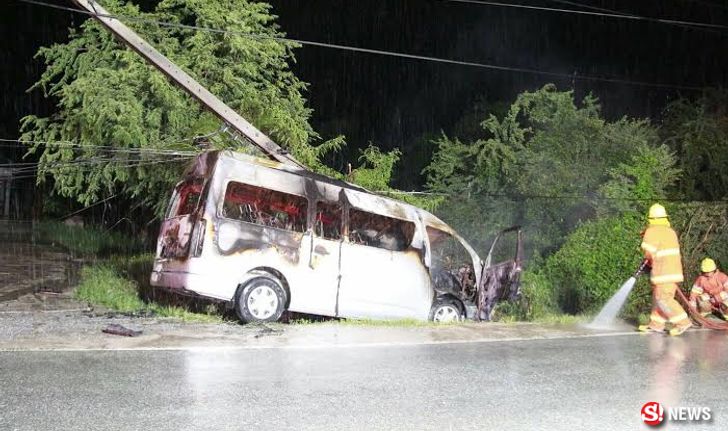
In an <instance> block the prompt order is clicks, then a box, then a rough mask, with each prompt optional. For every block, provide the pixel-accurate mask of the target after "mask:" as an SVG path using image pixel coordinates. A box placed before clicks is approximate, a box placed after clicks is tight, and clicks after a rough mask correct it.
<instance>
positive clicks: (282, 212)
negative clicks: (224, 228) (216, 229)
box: [222, 181, 308, 232]
mask: <svg viewBox="0 0 728 431" xmlns="http://www.w3.org/2000/svg"><path fill="white" fill-rule="evenodd" d="M307 209H308V202H307V201H306V198H304V197H302V196H297V195H292V194H288V193H283V192H278V191H275V190H270V189H265V188H262V187H256V186H251V185H249V184H243V183H237V182H232V181H231V182H230V183H228V186H227V190H226V191H225V201H224V202H223V207H222V216H223V217H226V218H229V219H233V220H240V221H244V222H247V223H254V224H257V225H261V226H267V227H274V228H278V229H286V230H291V231H294V232H304V231H305V230H306V211H307Z"/></svg>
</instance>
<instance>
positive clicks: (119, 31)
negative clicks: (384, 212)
mask: <svg viewBox="0 0 728 431" xmlns="http://www.w3.org/2000/svg"><path fill="white" fill-rule="evenodd" d="M72 1H73V2H74V3H76V4H77V5H78V6H80V7H82V8H83V9H84V10H86V11H88V13H89V14H90V15H91V16H92V17H94V18H95V19H96V20H97V21H99V22H100V23H101V24H102V25H103V26H104V27H106V28H107V29H109V31H111V32H112V33H113V34H114V35H116V37H117V38H119V39H120V40H121V41H122V42H124V43H125V44H126V45H127V46H129V47H130V48H131V49H133V50H134V51H136V52H137V53H138V54H139V55H141V56H142V57H143V58H144V59H146V60H147V61H148V62H149V63H151V65H152V66H154V67H156V68H157V69H158V70H159V71H161V72H162V73H164V74H165V75H167V77H169V79H171V80H172V81H173V82H174V83H176V84H177V85H179V86H180V87H182V89H184V90H185V91H186V92H187V93H189V94H190V95H191V96H192V97H194V98H195V99H197V100H199V101H200V103H202V104H203V105H205V106H206V107H207V108H209V109H210V110H211V111H212V112H213V113H214V114H215V115H217V116H218V117H220V119H221V120H222V121H224V122H225V123H227V124H228V125H229V126H230V127H231V128H233V129H234V130H235V131H237V132H238V133H240V134H241V135H242V136H245V137H246V138H247V139H248V140H250V142H252V143H253V144H254V145H255V146H257V147H258V148H260V149H261V150H262V151H263V152H265V153H266V154H267V155H268V156H269V157H271V158H272V159H275V160H277V161H279V162H281V163H285V164H287V165H291V166H294V167H297V168H304V169H305V166H303V165H302V164H301V163H300V162H298V161H297V160H296V159H294V158H293V156H291V155H290V154H289V153H288V152H287V151H286V150H284V149H283V148H281V147H280V146H279V145H278V144H276V143H275V142H273V140H271V139H270V138H269V137H268V136H266V135H265V134H264V133H263V132H261V131H260V130H258V129H257V128H255V126H253V125H252V124H250V123H249V122H248V121H247V120H245V118H243V117H241V116H240V114H238V113H237V112H235V111H234V110H233V109H232V108H230V107H229V106H227V105H226V104H225V103H224V102H223V101H222V100H220V99H218V98H217V96H215V95H214V94H212V93H210V92H209V91H208V90H207V89H206V88H205V87H203V86H202V85H200V83H199V82H197V81H196V80H195V79H194V78H192V77H191V76H190V75H189V74H187V73H186V72H185V71H183V70H182V69H180V68H179V67H178V66H177V65H176V64H174V63H172V61H170V60H169V59H168V58H167V57H165V56H164V55H163V54H162V53H161V52H159V51H157V50H156V49H155V48H154V47H153V46H151V45H150V44H149V43H147V41H145V40H144V39H142V38H141V37H140V36H139V35H138V34H136V33H135V32H134V30H132V29H130V28H129V27H127V26H126V25H124V23H122V22H121V21H119V20H118V19H116V18H114V17H113V16H112V15H111V14H109V12H107V11H106V9H104V8H103V7H101V5H99V4H98V3H96V2H95V1H93V0H72Z"/></svg>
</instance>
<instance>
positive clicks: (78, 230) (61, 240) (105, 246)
mask: <svg viewBox="0 0 728 431" xmlns="http://www.w3.org/2000/svg"><path fill="white" fill-rule="evenodd" d="M33 238H34V240H35V241H37V242H39V243H42V244H49V245H54V246H59V247H62V248H64V249H66V250H68V251H69V252H70V253H71V254H74V255H77V256H84V257H99V256H109V255H112V254H133V253H138V252H139V251H141V250H142V248H143V244H142V241H141V240H140V239H138V238H131V237H128V236H126V235H123V234H121V233H118V232H109V231H105V230H101V229H99V228H95V227H91V226H84V227H81V226H68V225H65V224H63V223H62V222H59V221H42V222H39V223H36V224H35V226H33Z"/></svg>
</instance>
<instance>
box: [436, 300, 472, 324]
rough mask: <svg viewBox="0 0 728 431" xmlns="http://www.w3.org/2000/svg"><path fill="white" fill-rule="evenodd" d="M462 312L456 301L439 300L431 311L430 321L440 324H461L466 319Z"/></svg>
mask: <svg viewBox="0 0 728 431" xmlns="http://www.w3.org/2000/svg"><path fill="white" fill-rule="evenodd" d="M462 310H463V309H462V308H461V307H460V304H459V303H458V301H456V300H454V299H449V298H441V299H437V300H436V301H435V303H434V304H432V308H431V309H430V320H431V321H433V322H438V323H447V322H459V321H461V320H463V319H464V317H465V316H464V315H463V311H462Z"/></svg>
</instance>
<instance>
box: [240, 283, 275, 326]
mask: <svg viewBox="0 0 728 431" xmlns="http://www.w3.org/2000/svg"><path fill="white" fill-rule="evenodd" d="M246 302H247V305H248V310H250V314H252V315H253V317H255V318H256V319H258V320H265V319H268V318H269V317H271V316H272V315H273V314H275V312H276V310H277V309H278V296H276V293H275V291H273V289H272V288H271V287H270V286H257V287H254V288H253V290H252V291H251V292H250V294H249V295H248V300H247V301H246Z"/></svg>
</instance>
